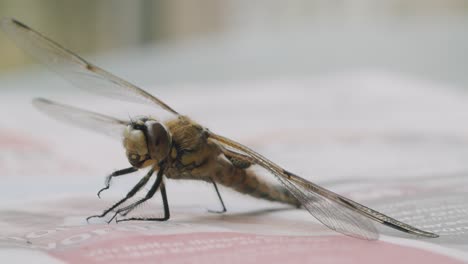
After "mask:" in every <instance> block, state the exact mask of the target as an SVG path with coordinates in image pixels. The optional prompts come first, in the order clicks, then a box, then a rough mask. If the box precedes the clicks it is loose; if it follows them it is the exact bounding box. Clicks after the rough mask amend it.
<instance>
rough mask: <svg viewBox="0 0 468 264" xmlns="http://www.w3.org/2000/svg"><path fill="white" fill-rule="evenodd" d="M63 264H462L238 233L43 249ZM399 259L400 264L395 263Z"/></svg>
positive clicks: (406, 252) (427, 255)
mask: <svg viewBox="0 0 468 264" xmlns="http://www.w3.org/2000/svg"><path fill="white" fill-rule="evenodd" d="M49 254H51V255H52V256H55V257H57V258H59V259H61V260H63V261H66V262H67V263H113V264H115V263H164V264H176V263H233V264H234V263H243V264H250V263H282V264H285V263H288V264H289V263H330V264H333V263H359V264H366V263H369V264H370V263H381V264H385V263H389V264H390V263H391V264H393V263H395V258H397V259H398V263H425V264H435V263H446V264H451V263H462V262H460V261H457V260H455V259H452V258H450V257H447V256H443V255H439V254H436V253H431V252H428V251H424V250H421V249H415V248H409V247H404V246H399V245H395V244H391V243H387V242H383V241H371V242H369V241H363V240H358V239H354V238H349V237H344V236H328V237H292V236H263V235H251V234H242V233H190V234H175V235H158V236H155V235H151V236H144V235H143V236H134V237H127V238H125V239H123V238H120V239H115V240H112V241H109V240H108V241H99V242H96V243H88V244H86V246H82V247H74V248H68V249H61V250H54V251H49ZM401 260H404V262H401Z"/></svg>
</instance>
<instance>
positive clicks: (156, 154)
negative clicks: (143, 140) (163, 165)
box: [146, 121, 172, 161]
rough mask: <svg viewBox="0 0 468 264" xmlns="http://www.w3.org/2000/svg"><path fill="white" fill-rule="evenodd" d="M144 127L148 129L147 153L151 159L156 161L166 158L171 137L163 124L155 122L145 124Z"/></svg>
mask: <svg viewBox="0 0 468 264" xmlns="http://www.w3.org/2000/svg"><path fill="white" fill-rule="evenodd" d="M146 127H147V128H148V151H149V153H150V156H151V158H153V159H155V160H158V161H160V160H162V159H164V158H166V157H167V155H169V150H170V148H171V144H172V138H171V135H170V134H169V133H168V132H167V130H166V128H165V127H164V125H163V124H161V123H159V122H156V121H150V122H146Z"/></svg>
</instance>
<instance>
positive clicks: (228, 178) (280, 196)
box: [211, 158, 300, 206]
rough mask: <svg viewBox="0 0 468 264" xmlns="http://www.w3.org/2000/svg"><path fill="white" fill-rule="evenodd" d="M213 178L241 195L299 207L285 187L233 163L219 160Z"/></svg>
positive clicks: (222, 159)
mask: <svg viewBox="0 0 468 264" xmlns="http://www.w3.org/2000/svg"><path fill="white" fill-rule="evenodd" d="M211 178H212V179H213V180H214V181H216V182H218V183H220V184H222V185H224V186H226V187H229V188H231V189H234V190H236V191H238V192H240V193H244V194H247V195H250V196H252V197H255V198H260V199H265V200H269V201H275V202H281V203H286V204H291V205H294V206H299V205H300V203H299V201H298V200H297V199H296V198H295V197H294V196H293V195H292V194H291V193H290V192H289V191H288V190H287V189H286V188H284V187H283V186H281V185H275V184H273V183H269V182H267V181H265V180H264V179H263V178H261V177H260V176H259V175H258V174H257V173H256V172H255V171H253V170H250V169H246V168H242V167H238V166H235V165H233V164H232V163H231V161H229V160H226V159H224V158H219V159H218V162H217V163H216V169H215V171H214V175H212V176H211Z"/></svg>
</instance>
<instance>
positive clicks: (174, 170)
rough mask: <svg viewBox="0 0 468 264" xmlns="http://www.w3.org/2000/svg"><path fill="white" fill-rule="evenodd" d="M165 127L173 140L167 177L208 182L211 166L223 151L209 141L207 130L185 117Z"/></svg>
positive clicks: (172, 121) (171, 121)
mask: <svg viewBox="0 0 468 264" xmlns="http://www.w3.org/2000/svg"><path fill="white" fill-rule="evenodd" d="M165 125H166V127H167V128H168V129H169V131H170V133H171V134H172V140H173V147H172V149H171V152H170V167H169V168H168V170H167V172H166V176H167V177H168V178H171V179H194V180H207V179H208V177H209V175H208V174H209V170H210V166H211V164H212V163H213V162H215V161H216V158H217V156H218V155H219V154H220V153H221V151H220V150H219V147H218V146H217V145H216V144H215V143H212V142H211V141H209V140H208V135H207V131H206V129H205V128H203V127H202V126H200V125H199V124H197V123H195V122H194V121H192V120H190V119H189V118H188V117H185V116H180V117H178V118H176V119H173V120H170V121H168V122H166V123H165Z"/></svg>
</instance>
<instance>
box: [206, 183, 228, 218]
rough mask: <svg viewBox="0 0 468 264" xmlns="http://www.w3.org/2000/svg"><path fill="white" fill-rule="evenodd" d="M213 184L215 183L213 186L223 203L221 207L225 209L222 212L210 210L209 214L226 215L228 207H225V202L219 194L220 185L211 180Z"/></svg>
mask: <svg viewBox="0 0 468 264" xmlns="http://www.w3.org/2000/svg"><path fill="white" fill-rule="evenodd" d="M210 180H211V182H212V183H213V186H214V188H215V190H216V194H218V198H219V201H220V202H221V206H222V207H223V209H222V210H221V211H214V210H208V212H210V213H216V214H222V213H225V212H226V211H227V210H226V206H224V202H223V198H221V194H220V193H219V190H218V185H216V182H215V181H213V179H210Z"/></svg>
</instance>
